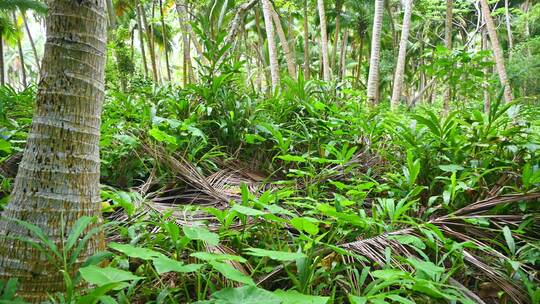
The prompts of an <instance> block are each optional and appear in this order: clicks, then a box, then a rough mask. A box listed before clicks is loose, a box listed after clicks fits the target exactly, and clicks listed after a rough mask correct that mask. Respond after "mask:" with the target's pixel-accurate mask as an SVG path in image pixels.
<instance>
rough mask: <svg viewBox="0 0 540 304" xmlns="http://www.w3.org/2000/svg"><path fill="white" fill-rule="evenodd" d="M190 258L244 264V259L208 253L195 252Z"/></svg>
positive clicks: (230, 255)
mask: <svg viewBox="0 0 540 304" xmlns="http://www.w3.org/2000/svg"><path fill="white" fill-rule="evenodd" d="M191 256H192V257H194V258H197V259H199V260H203V261H236V262H240V263H245V262H246V259H244V258H243V257H241V256H237V255H232V254H217V253H210V252H195V253H192V254H191Z"/></svg>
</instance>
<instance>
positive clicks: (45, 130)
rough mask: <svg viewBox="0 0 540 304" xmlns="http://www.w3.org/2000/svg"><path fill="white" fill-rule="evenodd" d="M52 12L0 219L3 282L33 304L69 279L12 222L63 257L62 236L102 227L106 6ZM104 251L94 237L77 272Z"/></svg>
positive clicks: (58, 1)
mask: <svg viewBox="0 0 540 304" xmlns="http://www.w3.org/2000/svg"><path fill="white" fill-rule="evenodd" d="M48 4H49V15H48V17H47V22H46V24H47V37H48V38H47V42H46V44H45V55H44V57H43V73H42V80H43V81H41V82H40V83H39V89H38V94H37V97H36V109H35V113H34V118H33V122H32V128H31V131H30V134H29V136H28V140H27V143H26V148H25V151H24V156H23V158H22V161H21V164H20V166H19V169H18V174H17V177H16V179H15V184H14V188H13V192H12V194H11V198H10V201H9V203H8V205H7V207H6V209H5V210H4V213H3V214H2V218H1V219H0V280H6V279H10V278H17V279H18V280H19V283H20V286H19V290H18V291H17V292H18V294H19V295H21V296H23V297H24V298H26V299H27V300H29V301H31V302H41V301H44V300H46V299H47V297H48V295H50V294H55V293H56V292H61V291H63V290H64V289H65V286H64V282H63V275H62V272H61V271H60V270H59V268H58V264H56V263H52V262H51V261H49V260H48V259H47V258H46V257H45V255H43V254H41V253H40V251H39V250H38V249H36V248H35V247H33V246H32V245H31V244H29V243H27V242H24V241H20V240H19V239H28V238H29V236H30V235H31V234H30V232H29V231H28V230H27V229H24V228H23V227H22V226H21V225H20V224H18V223H17V222H15V221H13V220H11V219H17V220H23V221H25V222H27V223H30V224H33V225H35V226H38V227H39V228H40V229H41V230H42V231H43V233H44V234H45V235H46V236H47V238H48V239H49V240H51V242H53V243H54V244H55V245H56V246H58V248H60V249H61V248H62V244H63V242H64V236H65V235H67V234H69V232H70V230H71V229H72V227H73V224H74V223H75V222H76V221H77V220H78V219H79V218H80V217H81V216H91V217H96V218H98V221H97V222H95V223H94V224H91V225H90V227H89V228H93V227H96V225H97V224H98V223H100V222H101V220H100V219H99V218H100V217H101V210H100V209H101V203H100V202H101V200H100V194H99V193H100V189H99V177H100V174H99V172H100V170H99V169H100V168H99V166H100V161H99V136H100V122H101V119H100V117H101V110H102V102H103V99H104V96H105V95H104V94H105V93H104V90H105V85H104V82H105V79H104V71H105V59H106V53H107V51H106V47H107V43H106V40H107V35H106V26H107V22H106V19H105V16H106V13H105V0H94V1H72V0H54V1H48ZM61 227H65V229H64V231H62V228H61ZM30 238H32V239H34V240H36V239H37V238H36V237H34V236H32V237H30ZM42 245H43V244H42ZM103 248H104V242H103V235H102V234H98V235H96V236H94V237H92V238H91V240H90V242H88V244H87V245H86V247H85V248H84V250H83V252H82V254H81V255H80V256H79V257H78V261H80V262H77V265H75V266H74V267H75V268H78V267H79V266H80V264H81V263H82V262H83V261H85V260H86V259H87V258H88V257H89V256H91V255H93V254H95V253H96V252H98V251H101V250H102V249H103ZM60 262H61V261H60ZM76 270H77V269H73V271H76Z"/></svg>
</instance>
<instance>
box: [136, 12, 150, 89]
mask: <svg viewBox="0 0 540 304" xmlns="http://www.w3.org/2000/svg"><path fill="white" fill-rule="evenodd" d="M141 15H142V9H141V6H140V5H139V3H137V28H138V29H139V43H140V48H141V57H142V61H143V67H144V77H146V78H148V62H147V61H146V51H145V50H144V29H143V27H142V17H141Z"/></svg>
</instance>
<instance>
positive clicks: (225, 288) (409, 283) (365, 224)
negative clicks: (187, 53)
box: [0, 69, 540, 304]
mask: <svg viewBox="0 0 540 304" xmlns="http://www.w3.org/2000/svg"><path fill="white" fill-rule="evenodd" d="M242 83H243V79H242V77H241V74H240V73H238V71H235V70H234V69H231V70H230V71H229V72H223V73H221V74H220V75H219V76H212V77H206V78H204V79H203V81H202V83H201V84H199V85H191V86H189V87H188V88H186V89H180V88H176V87H170V86H163V87H160V86H155V85H151V84H149V83H146V82H144V81H142V82H140V83H138V84H137V86H133V89H132V90H131V91H130V92H129V93H122V92H119V91H116V90H109V94H108V97H107V101H106V105H105V109H104V114H103V121H102V125H103V126H102V130H103V134H102V139H101V150H102V184H103V187H102V199H103V203H102V204H103V214H104V217H105V218H106V220H105V223H104V225H103V227H104V231H105V233H106V235H107V240H108V245H107V251H106V252H103V253H101V254H99V255H97V256H95V257H93V258H91V259H90V260H89V261H87V262H86V266H85V267H83V268H82V269H80V271H79V272H77V273H73V271H70V269H71V267H72V266H73V265H74V263H76V262H77V254H78V252H80V248H82V247H80V246H83V244H84V242H85V241H87V240H88V239H89V237H90V235H92V234H94V233H100V231H98V230H95V231H86V229H85V228H86V227H87V226H88V225H89V223H90V222H92V221H94V220H95V219H92V218H86V217H85V218H82V219H81V220H79V222H78V223H77V225H76V229H75V228H74V229H72V231H71V233H70V235H69V236H68V237H67V244H66V246H64V247H63V248H61V249H59V248H56V247H55V246H54V245H53V244H50V243H48V242H47V240H46V237H45V236H44V235H43V234H42V233H40V231H39V229H38V228H36V227H31V226H29V227H28V228H29V230H31V231H33V233H34V234H35V236H36V237H37V238H38V239H40V240H41V241H42V243H40V244H42V245H39V244H38V245H39V246H42V249H43V252H50V259H52V260H54V261H55V262H56V263H58V265H59V269H62V271H64V273H65V281H66V286H68V292H67V293H66V294H62V295H51V300H54V301H56V302H64V303H96V302H99V301H101V302H102V303H195V302H196V303H231V304H232V303H259V304H266V303H276V304H277V303H449V302H450V303H489V302H492V303H538V302H539V301H540V288H539V287H538V286H539V285H538V266H539V264H540V242H539V235H538V231H540V230H539V229H538V228H539V226H538V202H539V198H540V191H539V190H540V189H539V186H540V170H539V168H538V166H539V162H540V157H539V156H540V152H539V148H540V120H539V117H540V113H539V112H540V109H539V108H538V107H537V106H535V105H534V104H530V105H529V104H527V102H525V101H523V100H516V101H514V102H513V103H509V104H502V103H494V104H493V105H492V109H491V111H490V113H489V114H486V113H484V111H483V105H482V104H481V103H479V102H478V103H477V102H473V101H460V103H459V105H458V106H457V110H455V111H453V112H450V113H449V114H448V115H441V114H440V109H439V108H438V105H426V106H420V107H416V108H413V109H403V110H402V111H401V112H391V111H389V110H388V109H387V108H385V106H376V107H375V106H371V105H366V104H364V103H363V102H360V101H361V100H364V98H363V96H362V93H361V92H359V91H355V90H351V89H346V90H340V89H337V90H336V88H335V87H331V86H328V85H326V84H323V83H320V82H317V81H303V80H302V78H301V77H300V80H298V81H296V80H292V79H287V80H285V81H284V89H283V90H282V91H281V92H280V93H278V94H276V95H274V96H271V97H268V96H265V95H262V94H259V93H255V92H253V90H250V89H248V88H246V87H245V86H244V85H242ZM0 94H1V96H2V98H1V99H0V100H1V107H2V109H3V111H2V113H3V117H2V139H1V140H0V151H1V152H0V153H1V155H2V160H3V162H2V172H3V176H4V177H5V178H3V180H2V183H1V187H2V189H1V192H2V204H3V203H5V202H6V201H7V198H8V194H9V192H10V190H11V182H12V178H13V176H14V172H16V164H17V159H18V158H20V151H22V148H23V147H24V142H25V138H26V134H27V131H28V127H29V125H30V122H31V113H32V100H33V97H34V95H35V89H33V88H29V89H27V90H25V91H22V92H16V91H15V90H10V89H9V88H7V87H5V88H3V89H2V91H1V92H0ZM36 244H37V243H36ZM43 244H44V245H43ZM47 246H50V247H51V248H48V247H47ZM84 283H86V284H88V283H89V285H87V286H88V288H87V289H86V290H85V292H84V293H83V294H79V293H77V292H75V290H76V289H75V287H76V286H80V284H84ZM0 290H3V292H2V293H0V299H2V300H3V299H5V301H15V293H14V292H15V290H16V283H15V282H14V281H12V282H8V283H6V284H5V286H2V288H0Z"/></svg>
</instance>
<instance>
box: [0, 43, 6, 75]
mask: <svg viewBox="0 0 540 304" xmlns="http://www.w3.org/2000/svg"><path fill="white" fill-rule="evenodd" d="M5 84H6V71H5V67H4V39H3V37H2V33H0V85H5Z"/></svg>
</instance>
